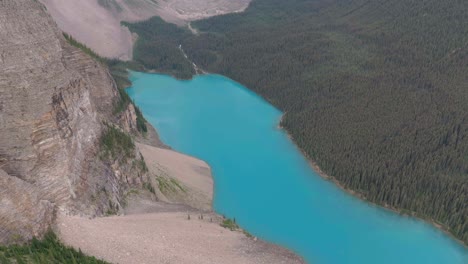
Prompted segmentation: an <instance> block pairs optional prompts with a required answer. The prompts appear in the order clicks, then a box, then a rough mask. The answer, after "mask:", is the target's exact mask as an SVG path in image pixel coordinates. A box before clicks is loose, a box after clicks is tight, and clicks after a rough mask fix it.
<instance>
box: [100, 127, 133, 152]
mask: <svg viewBox="0 0 468 264" xmlns="http://www.w3.org/2000/svg"><path fill="white" fill-rule="evenodd" d="M106 126H107V128H106V129H105V131H104V133H103V135H102V136H101V150H102V156H101V157H102V158H104V159H112V160H120V161H126V160H127V159H128V158H134V157H135V144H134V143H133V140H132V138H131V137H130V136H129V135H128V134H126V133H124V132H123V131H121V130H120V129H118V128H116V127H114V126H112V125H106Z"/></svg>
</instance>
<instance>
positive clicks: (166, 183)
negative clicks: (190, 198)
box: [156, 177, 186, 194]
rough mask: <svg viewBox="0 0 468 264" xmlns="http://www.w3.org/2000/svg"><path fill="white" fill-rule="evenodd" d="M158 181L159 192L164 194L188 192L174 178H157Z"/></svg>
mask: <svg viewBox="0 0 468 264" xmlns="http://www.w3.org/2000/svg"><path fill="white" fill-rule="evenodd" d="M156 180H157V181H158V186H159V190H161V192H162V193H164V194H168V193H175V192H178V191H182V192H186V190H185V189H184V187H182V186H181V184H180V183H179V182H178V181H177V180H176V179H174V178H170V179H168V178H165V177H156Z"/></svg>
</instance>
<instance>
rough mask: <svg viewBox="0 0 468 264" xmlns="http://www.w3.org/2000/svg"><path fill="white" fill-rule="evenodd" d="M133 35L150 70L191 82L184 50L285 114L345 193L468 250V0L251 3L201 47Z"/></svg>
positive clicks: (154, 23) (153, 26)
mask: <svg viewBox="0 0 468 264" xmlns="http://www.w3.org/2000/svg"><path fill="white" fill-rule="evenodd" d="M129 26H130V29H131V30H132V31H134V32H137V33H138V34H139V35H140V37H141V40H139V42H140V45H137V46H136V51H135V54H136V55H137V57H136V59H137V60H139V61H140V62H141V63H142V64H143V65H145V66H146V67H147V68H148V69H156V70H162V71H164V72H168V73H171V74H174V72H177V74H175V75H176V76H178V77H187V76H191V75H192V74H193V69H192V68H191V67H190V66H191V65H190V63H189V62H188V61H184V60H183V59H182V58H181V57H180V54H179V55H172V54H175V51H176V48H177V47H178V45H179V44H181V45H182V46H183V48H184V50H185V52H186V53H187V54H188V56H189V58H190V59H191V60H193V61H194V62H195V63H196V64H197V65H199V66H200V67H201V68H202V69H204V70H206V71H208V72H215V73H219V74H223V75H226V76H229V77H230V78H232V79H234V80H236V81H239V82H240V83H242V84H244V85H246V86H247V87H249V88H250V89H252V90H254V91H256V92H257V93H259V94H260V95H262V96H263V97H264V98H266V99H267V100H268V101H270V102H271V103H272V104H274V105H275V106H277V107H278V108H280V109H281V110H283V111H284V112H285V116H284V118H283V121H282V126H283V127H284V128H285V129H286V130H287V131H288V132H289V133H290V134H291V136H292V137H293V138H294V140H295V142H296V143H297V144H298V146H299V147H300V148H301V149H302V150H304V152H305V153H306V154H307V155H308V156H309V157H310V158H311V159H312V160H314V161H316V162H317V164H318V165H319V166H320V167H321V168H322V169H323V171H325V172H326V173H327V174H329V175H331V176H333V177H335V178H336V179H337V180H338V181H340V182H341V183H342V184H343V185H344V186H345V187H346V188H349V189H351V190H354V191H357V192H360V193H361V194H362V195H363V196H364V197H366V198H367V199H368V200H370V201H372V202H375V203H378V204H380V205H384V206H387V207H391V208H397V209H399V210H400V211H402V212H404V213H413V214H415V215H417V216H419V217H422V218H425V219H432V220H434V221H436V222H438V223H440V224H442V225H443V226H444V227H446V228H447V229H448V230H449V231H450V232H451V233H453V234H454V235H455V236H456V237H458V238H459V239H461V240H463V241H464V242H465V243H467V242H468V5H467V4H466V2H465V1H464V0H451V1H439V0H425V1H421V0H405V1H403V0H385V1H384V0H375V1H367V0H347V1H345V0H322V1H318V0H315V1H314V0H290V1H283V0H254V1H253V2H252V3H251V5H250V7H249V8H248V9H247V10H246V12H244V13H240V14H230V15H224V16H218V17H214V18H210V19H207V20H202V21H198V22H196V23H193V24H192V26H193V27H195V28H197V29H198V30H199V31H200V32H201V34H200V35H198V36H195V35H192V34H191V33H189V31H188V30H185V29H179V30H177V32H176V34H172V33H170V34H169V36H170V37H168V35H166V33H167V32H169V31H168V30H174V28H173V26H172V25H168V24H164V23H163V22H162V21H161V20H160V19H158V18H153V19H151V20H149V21H146V22H142V23H138V24H133V25H129ZM168 39H169V40H168ZM141 43H144V45H142V44H141ZM161 43H164V45H161ZM166 47H169V48H166ZM148 50H151V54H152V55H151V56H158V57H162V58H164V60H163V61H164V63H163V64H161V65H165V68H160V66H159V65H160V64H159V63H152V61H151V59H150V58H151V57H148V56H145V54H148V53H149V52H148ZM148 60H150V61H148ZM154 62H156V60H155V61H154Z"/></svg>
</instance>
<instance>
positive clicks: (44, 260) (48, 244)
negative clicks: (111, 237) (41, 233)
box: [0, 232, 107, 264]
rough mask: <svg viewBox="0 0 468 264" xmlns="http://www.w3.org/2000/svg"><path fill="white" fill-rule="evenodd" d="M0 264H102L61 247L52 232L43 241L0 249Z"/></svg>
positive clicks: (102, 263) (73, 250)
mask: <svg viewBox="0 0 468 264" xmlns="http://www.w3.org/2000/svg"><path fill="white" fill-rule="evenodd" d="M0 263H1V264H9V263H11V264H13V263H16V264H22V263H37V264H49V263H72V264H75V263H76V264H77V263H80V264H81V263H83V264H94V263H99V264H104V263H107V262H105V261H102V260H98V259H96V258H95V257H89V256H86V255H85V254H83V253H82V252H81V250H78V251H77V250H75V249H73V248H71V247H67V246H65V245H63V244H62V243H61V242H60V241H59V239H58V238H57V236H56V235H55V234H54V233H53V232H49V233H47V234H46V235H45V237H44V239H42V240H37V239H36V238H33V240H32V241H31V242H30V243H28V244H26V245H11V246H8V247H0Z"/></svg>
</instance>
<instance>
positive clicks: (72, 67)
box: [0, 0, 145, 243]
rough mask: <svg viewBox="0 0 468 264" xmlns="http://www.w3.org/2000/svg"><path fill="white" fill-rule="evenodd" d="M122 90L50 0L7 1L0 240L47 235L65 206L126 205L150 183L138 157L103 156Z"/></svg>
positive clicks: (0, 53)
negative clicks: (65, 31) (69, 33)
mask: <svg viewBox="0 0 468 264" xmlns="http://www.w3.org/2000/svg"><path fill="white" fill-rule="evenodd" d="M116 89H117V88H116V86H115V83H114V81H113V80H112V78H111V77H110V74H109V72H108V70H107V69H106V67H104V66H103V65H101V64H100V63H98V62H95V61H93V60H92V59H91V58H90V57H89V56H88V55H86V54H84V53H83V52H82V51H80V50H78V49H77V48H75V47H72V46H71V45H69V44H68V43H67V42H66V40H65V39H64V38H63V36H62V32H61V31H60V30H59V29H58V27H57V26H56V24H55V22H54V21H53V20H52V18H51V17H50V16H49V15H48V14H47V12H46V9H45V7H44V6H43V5H42V4H41V3H39V2H38V1H35V0H0V243H2V242H3V243H10V242H19V241H21V240H25V239H29V238H31V237H32V236H34V235H36V236H40V235H41V234H43V233H44V232H45V231H46V230H47V229H48V228H49V226H50V224H51V223H52V222H53V221H54V212H55V211H56V210H62V211H65V212H67V213H73V214H78V213H79V214H86V215H102V214H105V213H106V212H118V211H119V210H120V208H121V206H122V202H123V195H124V192H125V189H126V188H127V187H128V186H131V185H137V186H139V185H141V184H142V182H143V181H144V180H145V179H144V177H145V174H144V172H142V171H141V170H140V169H139V168H138V167H137V166H135V165H134V162H133V163H131V162H130V161H127V162H126V161H114V160H105V159H102V158H100V152H101V149H100V137H101V136H102V135H103V133H105V131H106V128H107V127H108V126H109V124H112V122H113V121H114V120H115V117H114V116H113V109H114V105H115V104H116V103H117V100H119V93H118V91H117V90H116ZM126 115H127V116H128V118H126V119H125V120H126V122H127V123H129V124H127V125H126V127H128V128H131V127H135V124H134V121H135V120H134V118H133V116H134V114H133V115H132V113H128V114H126ZM132 122H133V123H132ZM134 152H135V155H134V156H135V157H136V158H138V157H139V155H138V153H137V150H134Z"/></svg>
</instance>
